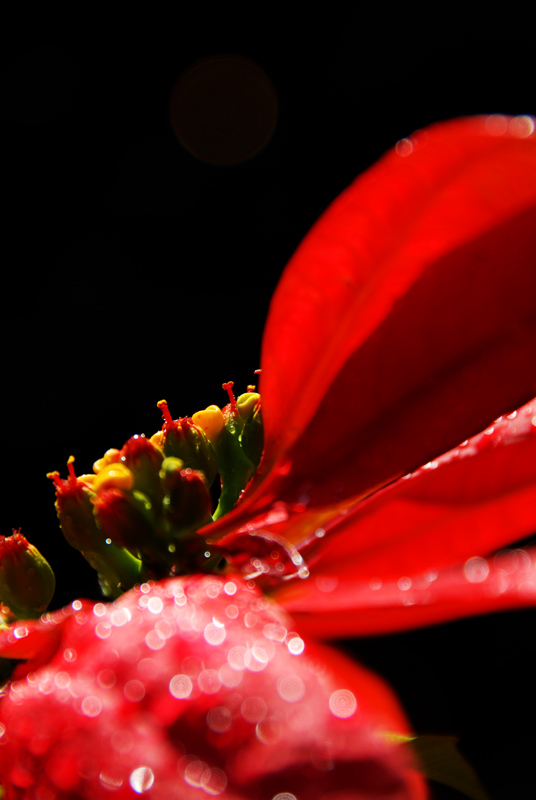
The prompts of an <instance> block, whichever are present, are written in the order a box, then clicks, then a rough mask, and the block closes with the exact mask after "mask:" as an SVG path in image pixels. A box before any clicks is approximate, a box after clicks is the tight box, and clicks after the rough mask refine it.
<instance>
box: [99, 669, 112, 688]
mask: <svg viewBox="0 0 536 800" xmlns="http://www.w3.org/2000/svg"><path fill="white" fill-rule="evenodd" d="M115 681H116V677H115V672H114V671H113V670H111V669H101V671H100V672H99V674H98V675H97V683H98V684H99V686H100V687H101V689H111V688H112V687H113V686H115Z"/></svg>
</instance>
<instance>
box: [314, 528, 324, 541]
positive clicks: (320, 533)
mask: <svg viewBox="0 0 536 800" xmlns="http://www.w3.org/2000/svg"><path fill="white" fill-rule="evenodd" d="M325 535H326V531H325V530H324V528H317V529H316V531H315V536H316V537H317V539H322V538H323V537H324V536H325Z"/></svg>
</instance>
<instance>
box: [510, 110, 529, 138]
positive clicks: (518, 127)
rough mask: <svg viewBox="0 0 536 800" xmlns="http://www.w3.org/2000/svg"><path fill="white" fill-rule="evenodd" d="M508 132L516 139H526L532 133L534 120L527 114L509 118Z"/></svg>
mask: <svg viewBox="0 0 536 800" xmlns="http://www.w3.org/2000/svg"><path fill="white" fill-rule="evenodd" d="M508 128H509V130H510V133H511V134H512V135H513V136H516V137H517V138H518V139H526V138H527V136H530V135H531V134H532V133H534V120H533V119H532V117H529V116H528V115H525V114H523V115H521V116H519V117H514V118H513V119H511V120H510V123H509V125H508Z"/></svg>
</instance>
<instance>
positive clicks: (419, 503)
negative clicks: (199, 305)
mask: <svg viewBox="0 0 536 800" xmlns="http://www.w3.org/2000/svg"><path fill="white" fill-rule="evenodd" d="M535 423H536V402H533V403H530V404H528V405H526V406H524V407H523V408H521V409H519V410H518V411H517V412H514V413H513V414H511V415H510V418H508V417H506V418H501V419H500V420H497V421H496V422H495V424H494V425H493V426H492V427H490V428H489V429H487V430H486V431H485V432H483V433H481V434H479V435H478V436H475V437H473V438H472V439H470V440H468V441H466V442H464V443H463V445H462V446H460V447H458V448H456V449H455V450H453V451H451V452H449V453H447V454H445V455H444V456H442V457H441V458H439V459H437V460H436V461H435V462H432V463H430V464H427V465H425V467H423V468H421V469H420V470H418V471H417V472H416V473H413V474H412V475H408V476H407V477H406V478H404V479H402V480H399V481H397V482H396V483H394V484H391V485H390V486H388V487H386V488H385V489H383V490H381V491H380V492H377V493H376V494H375V495H373V496H372V497H371V498H369V499H368V500H366V501H364V502H363V503H360V504H358V505H357V506H356V507H355V508H354V509H353V510H352V511H350V513H349V514H348V515H347V516H346V517H343V518H342V519H340V520H339V521H338V522H336V523H335V524H334V525H333V526H332V528H331V529H330V528H329V526H327V531H326V534H325V536H324V537H323V538H322V539H321V540H320V542H319V543H318V545H319V546H318V547H317V548H316V551H313V552H312V553H311V554H308V553H307V547H302V548H301V552H303V553H304V555H305V556H306V559H307V562H308V565H309V567H310V570H311V577H310V578H308V579H307V580H304V581H299V582H297V583H296V584H295V585H294V584H289V585H287V586H283V587H281V588H278V589H276V590H275V592H274V593H275V595H276V596H277V598H278V600H279V602H280V603H282V604H283V605H285V606H287V607H288V608H289V609H291V610H292V612H293V613H294V612H295V611H296V609H298V608H300V609H302V610H304V609H307V613H309V614H310V615H312V617H313V618H314V617H315V616H316V614H317V613H319V614H320V615H321V616H323V615H324V613H325V609H326V602H327V605H328V606H329V607H330V608H331V610H332V612H333V611H334V608H335V605H336V604H337V603H340V604H341V609H346V608H347V607H348V603H351V599H350V598H353V599H354V600H355V601H356V602H358V603H359V604H361V603H362V589H363V586H367V585H371V586H373V587H376V586H380V585H381V586H384V585H398V581H401V585H402V586H404V587H405V586H407V585H408V576H412V575H415V574H419V573H423V574H429V575H433V574H438V573H439V572H441V570H444V569H446V568H449V567H450V566H452V565H453V564H457V563H460V562H464V561H465V560H466V559H468V558H472V557H482V556H487V555H488V554H490V553H492V552H494V551H495V550H497V549H499V548H500V547H504V546H506V545H508V544H510V543H511V542H515V541H516V540H519V539H521V538H523V537H525V536H527V535H530V534H532V533H533V532H534V531H535V530H536V424H535ZM298 547H299V543H298ZM353 583H355V584H356V585H358V586H359V587H360V589H359V592H358V594H359V598H358V599H357V596H356V594H355V592H354V591H353V590H351V589H349V586H350V585H351V584H353ZM395 594H396V593H395ZM326 596H327V598H326ZM373 596H375V595H374V593H373ZM400 596H401V597H404V596H405V595H403V594H402V595H400ZM337 598H338V599H337ZM359 608H361V605H359ZM355 610H358V609H355ZM480 610H481V608H480V606H478V607H477V608H475V609H474V610H471V609H469V608H468V609H467V610H466V613H467V614H469V613H479V611H480ZM354 623H355V624H356V625H357V626H358V628H359V630H360V626H361V624H362V622H361V619H358V617H357V616H356V615H354ZM345 624H346V625H348V624H353V623H352V617H351V616H349V617H348V619H347V622H346V623H345ZM358 632H359V631H358V630H350V629H348V630H347V633H348V634H350V633H358Z"/></svg>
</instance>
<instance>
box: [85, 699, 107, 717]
mask: <svg viewBox="0 0 536 800" xmlns="http://www.w3.org/2000/svg"><path fill="white" fill-rule="evenodd" d="M101 711H102V703H101V701H100V700H99V698H98V697H95V696H94V695H88V697H84V699H83V700H82V714H83V715H84V716H85V717H98V716H99V714H100V712H101Z"/></svg>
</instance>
